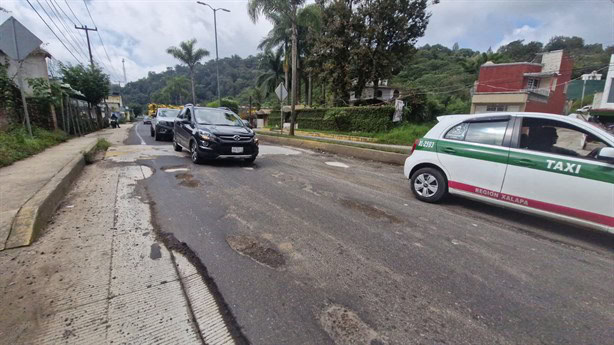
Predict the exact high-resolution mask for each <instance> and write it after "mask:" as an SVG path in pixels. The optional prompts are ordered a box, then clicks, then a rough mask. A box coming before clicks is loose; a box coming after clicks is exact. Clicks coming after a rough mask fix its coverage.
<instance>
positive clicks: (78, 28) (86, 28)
mask: <svg viewBox="0 0 614 345" xmlns="http://www.w3.org/2000/svg"><path fill="white" fill-rule="evenodd" d="M75 29H77V30H85V37H86V38H87V50H88V51H89V52H90V64H91V65H92V66H94V57H93V56H92V47H91V45H90V34H89V32H90V31H98V28H94V29H90V28H88V27H87V25H85V26H81V27H79V26H76V25H75Z"/></svg>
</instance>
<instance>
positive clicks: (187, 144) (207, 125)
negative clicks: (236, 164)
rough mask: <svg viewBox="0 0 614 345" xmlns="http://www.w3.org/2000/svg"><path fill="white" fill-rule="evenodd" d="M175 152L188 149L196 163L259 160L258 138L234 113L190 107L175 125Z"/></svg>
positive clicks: (180, 115)
mask: <svg viewBox="0 0 614 345" xmlns="http://www.w3.org/2000/svg"><path fill="white" fill-rule="evenodd" d="M173 147H174V148H175V151H181V150H182V149H186V150H188V151H189V152H190V157H191V159H192V162H194V163H200V162H202V161H203V160H211V159H223V158H231V159H243V160H244V161H246V162H250V163H251V162H253V161H255V160H256V157H257V156H258V138H256V134H255V133H254V131H253V130H251V129H250V128H248V127H247V126H246V125H245V123H244V122H243V121H242V120H241V118H239V116H237V114H235V113H233V112H232V111H230V110H226V109H219V108H206V107H195V106H193V105H186V106H185V107H184V108H183V110H182V111H181V113H180V114H179V116H178V118H177V121H175V136H174V137H173Z"/></svg>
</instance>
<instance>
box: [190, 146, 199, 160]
mask: <svg viewBox="0 0 614 345" xmlns="http://www.w3.org/2000/svg"><path fill="white" fill-rule="evenodd" d="M190 158H191V159H192V163H194V164H200V162H201V159H200V156H198V149H197V148H196V143H195V142H192V143H191V144H190Z"/></svg>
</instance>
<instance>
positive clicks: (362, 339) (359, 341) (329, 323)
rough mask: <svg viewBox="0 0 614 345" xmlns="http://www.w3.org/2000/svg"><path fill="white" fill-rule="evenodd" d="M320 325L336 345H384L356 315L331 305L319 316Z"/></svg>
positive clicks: (379, 337) (343, 308)
mask: <svg viewBox="0 0 614 345" xmlns="http://www.w3.org/2000/svg"><path fill="white" fill-rule="evenodd" d="M320 324H321V325H322V327H323V328H324V330H325V331H326V333H328V335H329V336H330V337H331V338H332V339H333V341H334V342H335V344H337V345H363V344H364V345H385V344H387V342H386V340H385V339H384V338H382V337H381V336H380V335H379V334H378V333H377V332H376V331H374V330H373V329H372V328H371V327H369V325H367V324H366V323H364V322H363V321H362V320H361V319H360V318H359V317H358V315H356V313H354V312H353V311H351V310H349V309H347V308H345V307H343V306H340V305H331V306H328V307H327V308H326V309H324V310H323V311H322V313H321V314H320Z"/></svg>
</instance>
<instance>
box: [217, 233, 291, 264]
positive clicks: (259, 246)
mask: <svg viewBox="0 0 614 345" xmlns="http://www.w3.org/2000/svg"><path fill="white" fill-rule="evenodd" d="M226 242H227V243H228V245H229V246H230V248H232V249H233V250H235V251H236V252H237V253H239V254H241V255H245V256H247V257H249V258H251V259H252V260H254V261H256V262H258V263H260V264H263V265H265V266H268V267H270V268H275V269H277V268H280V267H281V266H283V265H284V264H285V263H286V260H285V259H284V256H283V255H282V254H281V253H280V252H279V251H277V249H275V248H273V245H272V244H271V243H269V242H268V241H265V240H263V239H259V238H256V237H251V236H243V235H237V236H226Z"/></svg>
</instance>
